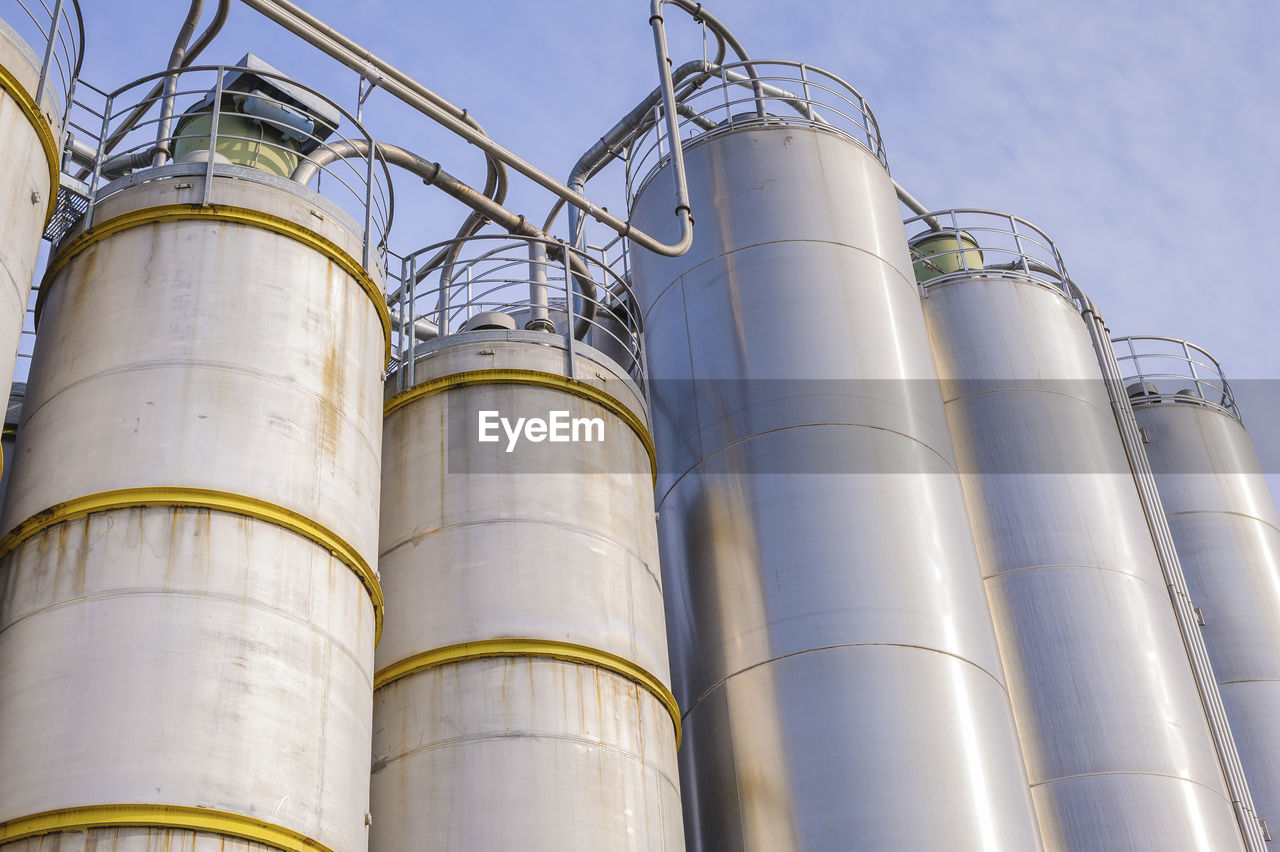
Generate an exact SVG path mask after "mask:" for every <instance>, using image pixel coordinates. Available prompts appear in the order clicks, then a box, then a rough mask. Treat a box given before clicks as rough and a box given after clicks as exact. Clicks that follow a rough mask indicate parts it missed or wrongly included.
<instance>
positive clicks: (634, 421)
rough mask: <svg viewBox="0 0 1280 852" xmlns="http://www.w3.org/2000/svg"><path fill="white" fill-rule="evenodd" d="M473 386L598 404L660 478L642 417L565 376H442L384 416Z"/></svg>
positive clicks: (407, 394)
mask: <svg viewBox="0 0 1280 852" xmlns="http://www.w3.org/2000/svg"><path fill="white" fill-rule="evenodd" d="M471 385H533V386H536V387H546V388H552V389H554V390H558V391H564V392H565V393H570V394H573V395H574V396H576V397H580V398H582V399H585V400H588V401H590V402H594V403H595V404H596V405H599V406H600V407H601V408H604V409H606V410H607V411H609V412H610V413H612V414H614V415H616V416H617V417H618V418H619V419H621V420H622V422H623V423H626V424H627V426H628V427H630V429H631V431H632V432H634V433H635V434H636V437H637V438H639V439H640V443H641V444H643V445H644V451H645V452H646V453H647V454H648V455H649V469H650V471H651V472H652V473H653V477H654V480H655V481H656V480H657V477H658V454H657V452H656V451H655V450H654V446H653V438H652V437H650V435H649V430H648V429H647V428H646V427H645V425H644V423H643V422H642V421H641V420H640V418H639V417H636V415H635V414H634V413H633V412H632V411H631V409H629V408H627V406H625V405H623V404H622V403H621V402H620V401H618V400H617V399H616V398H614V397H613V396H611V395H609V394H607V393H605V392H604V391H602V390H600V389H599V388H598V387H596V386H595V385H591V384H587V383H586V382H579V381H575V380H574V379H571V378H569V377H568V376H562V375H559V374H558V373H544V372H542V371H540V370H514V369H511V370H509V369H502V368H497V369H492V370H469V371H467V372H464V373H454V374H452V375H449V376H441V377H440V378H438V379H432V380H430V381H427V382H423V383H422V384H420V385H417V386H416V387H412V388H410V389H409V390H407V391H403V392H402V393H398V394H396V395H395V396H393V397H391V399H389V400H387V402H386V404H385V405H384V406H383V409H382V416H383V417H386V416H388V415H389V414H391V413H392V412H393V411H397V410H399V409H401V408H404V407H405V406H406V405H408V404H409V403H411V402H414V401H416V400H419V399H422V398H424V397H428V396H433V395H435V394H438V393H442V392H444V391H447V390H452V389H454V388H464V387H468V386H471Z"/></svg>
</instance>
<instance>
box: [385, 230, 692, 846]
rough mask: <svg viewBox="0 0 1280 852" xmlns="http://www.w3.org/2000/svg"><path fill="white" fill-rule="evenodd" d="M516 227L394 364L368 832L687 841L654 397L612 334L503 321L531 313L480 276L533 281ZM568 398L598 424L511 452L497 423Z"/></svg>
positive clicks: (489, 842)
mask: <svg viewBox="0 0 1280 852" xmlns="http://www.w3.org/2000/svg"><path fill="white" fill-rule="evenodd" d="M510 239H511V238H509V237H503V238H501V240H500V241H498V242H494V241H486V240H483V239H477V240H476V241H474V246H476V247H477V248H476V251H477V254H478V255H479V257H478V259H475V260H474V262H473V261H472V260H468V259H467V258H466V256H465V255H464V257H463V259H462V260H459V261H458V262H457V263H456V264H455V265H454V270H455V273H456V274H457V276H458V277H459V278H462V279H465V280H467V281H469V282H472V284H473V286H474V288H475V293H476V296H475V299H474V300H472V301H467V300H466V299H465V297H455V298H453V299H452V309H451V311H450V312H446V315H445V318H444V322H442V323H441V326H442V330H443V336H441V337H440V338H439V339H437V340H434V341H431V342H430V343H427V344H423V345H419V346H417V347H416V348H414V349H412V350H409V351H408V352H407V354H406V355H405V356H404V358H403V362H402V365H401V367H400V369H399V371H398V373H397V374H396V375H395V376H393V377H392V378H391V379H389V380H388V401H387V406H386V424H385V428H384V433H383V441H384V443H383V479H382V534H381V545H380V546H381V556H380V560H379V566H380V571H381V573H382V577H383V581H384V584H385V588H386V594H387V629H386V634H385V636H384V639H383V642H382V644H381V645H380V646H379V648H378V652H377V676H376V679H375V687H376V692H375V696H374V747H373V758H374V760H373V783H372V791H371V804H372V810H373V813H374V822H373V828H372V832H371V845H372V848H373V849H374V850H379V852H400V851H401V850H405V849H432V850H456V852H473V850H482V849H484V850H488V849H495V850H496V849H521V850H529V852H535V850H546V852H553V850H554V852H560V851H561V850H581V852H588V850H605V849H607V850H619V852H621V850H636V852H642V851H643V852H684V848H685V847H684V839H683V831H682V826H681V819H680V794H679V780H678V768H677V761H676V748H677V743H678V722H679V713H678V710H677V707H676V704H675V699H674V697H673V696H672V694H671V690H670V674H669V666H668V662H667V643H666V628H665V623H664V618H663V602H662V584H661V581H660V578H659V566H658V547H657V531H656V527H655V522H654V514H653V479H652V476H653V463H652V460H651V452H652V445H651V442H650V437H649V431H648V414H647V408H646V405H645V402H644V397H643V394H642V392H641V390H640V386H639V385H638V384H637V383H636V382H635V381H633V379H632V377H631V376H629V375H628V374H627V372H626V371H625V370H624V369H623V367H621V366H620V365H619V364H617V363H615V362H614V361H613V360H612V359H610V358H608V357H606V356H604V355H603V354H602V353H601V352H599V351H598V350H596V349H594V348H592V347H590V346H586V345H584V344H583V343H581V342H580V341H572V342H571V341H570V340H568V339H567V338H566V337H565V336H564V334H563V332H561V333H556V332H554V331H525V330H521V329H519V328H518V327H517V325H518V324H517V322H515V321H510V322H505V323H504V322H500V321H499V317H500V316H510V315H512V314H517V315H520V316H524V315H527V313H528V310H529V304H528V302H527V298H526V297H527V295H528V292H529V291H528V290H527V289H525V290H524V295H523V296H519V297H518V298H517V299H515V300H513V301H512V302H509V303H506V304H503V303H501V298H500V297H496V296H495V295H494V291H493V290H492V289H491V288H490V287H489V286H487V283H486V276H485V274H484V272H483V269H484V268H486V267H487V268H490V269H497V270H499V272H498V275H499V276H500V277H502V278H504V279H508V280H509V279H511V278H512V276H513V275H515V277H517V278H518V277H519V275H518V274H516V273H513V272H512V271H511V269H510V267H511V265H512V264H520V263H521V262H522V259H527V258H528V257H529V254H530V252H529V247H528V245H526V244H525V243H515V244H514V245H513V246H511V247H510V248H506V247H503V246H502V245H500V243H502V242H509V241H510ZM467 245H468V248H469V247H471V246H472V245H473V243H468V244H467ZM423 251H424V252H431V251H434V247H433V248H431V249H424V250H423ZM552 251H553V252H554V247H552ZM512 258H515V260H511V259H512ZM508 261H510V262H508ZM599 271H600V270H597V272H599ZM538 277H539V278H540V279H541V280H550V281H552V282H553V290H554V282H555V280H556V277H557V275H556V269H555V268H554V265H553V268H552V269H551V270H549V271H548V272H547V273H545V274H542V275H539V276H538ZM560 281H561V284H562V283H563V275H560ZM429 283H430V280H429V279H428V280H427V281H425V282H424V283H423V284H422V285H421V287H420V289H419V291H418V292H417V293H416V294H415V301H418V302H422V301H424V300H425V302H426V303H429V304H431V305H435V304H436V302H437V299H436V298H435V293H434V292H433V293H431V294H430V297H429V298H427V296H426V295H424V292H423V290H424V289H425V288H426V287H427V286H428V285H429ZM446 286H447V285H446ZM561 292H563V291H561ZM564 304H565V303H564V302H561V306H562V307H561V317H564V313H563V305H564ZM601 308H602V310H603V308H604V306H601ZM481 314H483V317H482V319H483V322H481V323H476V322H473V321H472V320H471V319H469V318H468V317H470V316H472V315H474V316H480V315H481ZM495 315H498V316H495ZM432 316H438V315H436V314H434V313H433V314H432ZM615 316H616V315H615ZM416 320H417V317H415V321H416ZM477 324H479V325H484V326H487V330H467V329H472V328H475V327H476V325H477ZM520 324H522V323H520ZM564 325H565V327H568V326H569V325H571V324H570V323H564ZM634 328H635V325H634V323H632V324H631V326H630V329H631V330H634ZM507 329H509V330H507ZM628 339H632V338H631V337H630V334H629V333H628ZM630 354H631V356H632V357H631V359H630V360H633V361H636V360H638V359H637V358H635V357H634V356H635V355H636V354H637V353H636V352H635V351H634V350H633V351H632V352H631V353H630ZM409 364H413V376H412V378H410V377H409ZM555 412H559V413H560V415H563V417H564V418H565V420H564V422H568V423H573V422H575V421H578V420H582V421H598V426H595V425H593V426H590V427H588V428H587V429H586V430H584V431H582V432H579V431H578V427H577V426H571V427H569V428H566V429H565V432H564V435H566V436H568V438H569V440H558V439H557V438H556V436H555V432H554V426H553V427H552V431H549V432H544V434H543V436H542V437H543V438H545V440H540V439H539V438H538V437H537V436H536V434H535V435H528V433H521V434H526V435H527V437H526V438H521V439H520V441H519V443H518V445H515V446H513V445H512V444H511V443H510V441H511V439H510V435H509V433H508V432H507V430H506V427H501V426H500V425H499V422H498V420H497V418H498V417H502V418H507V421H508V425H510V424H514V423H516V422H517V420H518V418H538V419H541V420H543V421H549V420H550V418H552V417H553V416H554V413H555ZM486 413H488V415H489V416H490V417H491V420H490V422H491V429H490V434H492V435H493V436H495V439H494V440H493V441H485V440H482V439H481V437H480V435H481V431H482V428H483V425H482V421H481V418H483V417H485V416H486ZM584 425H585V424H584ZM515 428H516V429H519V427H518V426H517V427H515ZM595 429H598V432H596V431H591V430H595ZM531 441H537V442H536V443H531Z"/></svg>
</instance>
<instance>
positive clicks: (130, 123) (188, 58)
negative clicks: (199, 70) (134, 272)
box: [76, 0, 231, 180]
mask: <svg viewBox="0 0 1280 852" xmlns="http://www.w3.org/2000/svg"><path fill="white" fill-rule="evenodd" d="M76 8H77V9H78V8H79V5H78V4H77V6H76ZM230 11H231V0H218V8H217V9H216V10H214V13H213V20H211V21H210V22H209V26H207V27H205V29H204V32H202V33H200V36H199V38H197V39H196V40H195V43H194V44H192V45H191V49H190V50H188V51H187V52H186V53H185V55H184V56H183V57H182V63H181V65H180V66H179V67H181V68H186V67H187V66H188V65H190V64H191V63H192V62H194V61H195V60H196V57H197V56H199V55H200V54H201V52H203V51H204V49H205V48H206V47H208V46H209V42H211V41H213V39H214V38H215V37H216V36H217V35H218V33H220V32H221V31H222V27H223V25H224V24H226V22H227V15H228V14H229V13H230ZM82 55H83V52H82ZM164 85H165V84H164V81H163V80H162V81H160V82H158V83H156V84H155V86H154V87H152V89H151V91H150V92H148V93H147V96H146V97H145V98H143V99H142V100H141V102H139V104H138V105H137V106H136V107H134V108H133V111H132V112H130V113H129V114H128V115H127V116H125V119H124V121H122V122H121V123H120V126H119V127H117V128H116V129H115V131H114V132H113V133H112V134H111V135H110V136H108V137H107V139H106V141H105V142H103V143H102V155H103V156H104V157H105V156H106V155H107V154H110V153H111V152H112V151H114V150H115V149H116V146H118V145H119V144H120V142H121V140H122V139H124V137H125V136H126V135H128V133H129V131H130V130H132V129H133V128H134V127H135V126H137V124H138V122H139V121H141V120H142V117H143V116H144V115H146V114H147V112H148V111H149V110H150V109H151V106H152V104H154V103H155V102H156V100H157V99H158V98H159V97H160V93H161V92H162V91H164ZM91 170H92V166H90V168H87V169H83V170H81V172H80V174H78V175H77V176H76V177H77V178H78V179H79V180H84V179H85V178H86V177H88V175H89V172H90V171H91Z"/></svg>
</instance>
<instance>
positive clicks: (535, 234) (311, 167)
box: [290, 140, 596, 340]
mask: <svg viewBox="0 0 1280 852" xmlns="http://www.w3.org/2000/svg"><path fill="white" fill-rule="evenodd" d="M374 144H375V145H377V146H378V153H379V155H381V157H382V158H383V160H385V161H386V163H387V164H388V165H393V166H399V167H400V168H402V169H404V170H405V171H408V172H410V173H412V174H414V175H417V176H418V177H420V178H422V180H423V182H424V183H426V184H427V185H428V186H434V187H437V188H439V189H441V190H443V191H444V192H445V193H446V194H447V195H449V196H451V197H452V198H456V199H457V200H458V201H461V202H462V203H463V204H465V205H467V206H468V207H470V208H471V209H472V210H474V211H476V213H477V214H478V215H479V216H480V217H481V218H482V219H485V220H490V221H492V222H493V223H494V224H496V225H498V226H499V227H501V228H505V229H506V230H507V231H508V232H509V233H512V234H516V235H517V236H522V237H531V238H533V239H538V240H547V239H548V238H547V235H546V234H544V233H543V232H542V231H541V230H540V229H539V228H538V227H537V226H535V225H534V224H533V223H531V222H530V221H529V220H528V219H526V218H525V217H524V216H521V215H519V214H517V213H512V212H511V211H510V210H508V209H507V208H505V207H503V206H502V205H501V204H499V203H498V202H497V201H495V200H494V199H492V198H490V197H488V196H487V195H485V194H483V193H481V192H477V191H476V190H475V189H473V188H472V187H470V186H468V185H467V184H465V183H463V182H462V181H460V180H458V179H457V178H456V177H454V176H453V175H451V174H449V173H448V172H446V171H445V170H444V169H442V168H441V167H440V164H439V163H433V162H431V161H430V160H427V159H426V158H424V157H420V156H418V155H417V154H415V153H413V152H412V151H407V150H405V149H404V148H401V147H399V146H398V145H392V144H390V143H388V142H375V143H374ZM367 156H369V144H368V143H367V142H365V141H364V140H352V141H344V142H337V143H335V144H333V145H325V146H324V147H322V148H320V149H319V150H317V151H313V152H312V153H311V155H310V156H309V157H308V158H307V159H306V160H304V161H303V162H302V163H301V164H299V165H298V167H297V168H296V169H294V171H293V174H292V175H290V178H292V179H293V180H295V181H297V182H298V183H301V184H306V183H309V182H310V181H311V179H312V178H314V177H315V176H316V174H317V172H319V170H320V168H321V167H322V166H325V165H327V164H329V163H332V162H334V161H335V160H342V159H348V158H353V157H357V158H364V157H367ZM459 250H460V244H459V243H454V244H453V245H452V246H450V247H449V248H448V249H446V255H445V259H444V261H443V262H446V263H452V262H453V261H454V260H456V258H457V252H458V251H459ZM562 251H563V249H561V248H560V247H559V246H557V245H554V244H550V245H548V251H547V253H548V255H550V256H551V257H552V258H554V259H556V260H561V261H562V262H563V254H562ZM569 267H570V269H571V270H572V272H573V278H574V280H575V281H577V282H578V285H579V287H580V289H581V292H582V312H581V314H580V316H579V317H578V318H577V321H576V322H575V323H574V329H573V335H574V337H575V338H576V339H578V340H581V339H582V338H583V337H585V336H586V334H587V332H588V331H590V329H591V326H592V323H593V321H594V320H595V315H596V295H595V294H596V283H595V281H594V280H593V279H592V278H591V273H590V270H588V269H587V265H586V263H585V262H584V261H583V260H582V258H580V257H579V256H578V255H576V254H574V253H573V252H570V253H569ZM402 286H403V285H402ZM399 295H400V293H399V291H398V290H397V291H396V292H395V293H393V294H391V296H390V300H391V301H395V300H396V299H397V298H398V297H399Z"/></svg>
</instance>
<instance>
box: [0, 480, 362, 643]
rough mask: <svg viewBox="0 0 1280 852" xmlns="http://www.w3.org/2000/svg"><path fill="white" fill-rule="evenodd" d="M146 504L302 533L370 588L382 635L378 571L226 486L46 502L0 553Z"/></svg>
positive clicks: (333, 540) (311, 527)
mask: <svg viewBox="0 0 1280 852" xmlns="http://www.w3.org/2000/svg"><path fill="white" fill-rule="evenodd" d="M149 506H167V507H178V506H183V507H190V508H195V509H213V510H216V511H221V512H228V513H230V514H234V515H243V516H244V517H247V518H253V519H255V520H259V521H264V522H266V523H269V524H272V525H274V526H277V527H282V528H284V529H287V530H289V531H290V532H293V533H297V534H298V535H301V536H302V537H303V538H306V539H310V540H311V541H313V542H315V543H316V544H318V545H320V546H321V547H323V548H324V549H325V550H327V551H328V552H329V553H331V554H333V556H334V557H335V558H337V559H338V560H339V561H340V562H342V563H343V564H345V565H346V566H347V567H348V568H350V569H351V570H352V572H354V573H355V575H356V576H357V577H359V578H360V583H361V585H363V586H364V588H365V590H366V591H367V592H368V593H369V598H370V599H371V600H372V602H373V614H374V624H375V628H374V644H375V645H376V644H377V642H378V640H379V639H381V638H382V608H383V598H382V586H381V585H380V584H379V583H378V576H377V574H375V573H374V571H373V569H372V568H370V567H369V563H368V562H366V561H365V560H364V558H363V557H362V556H361V555H360V554H359V553H358V552H357V551H356V550H355V548H353V547H352V546H351V545H350V544H348V543H347V542H346V541H344V540H343V539H342V538H341V537H340V536H338V535H337V534H335V533H333V532H332V531H330V530H329V529H327V528H325V527H323V526H321V525H320V524H318V523H316V522H315V521H313V520H311V519H310V518H308V517H306V516H305V515H301V514H299V513H297V512H294V511H292V510H290V509H286V508H284V507H283V506H277V505H276V504H274V503H268V502H267V501H265V500H259V499H257V498H255V497H246V496H244V495H242V494H231V493H228V492H225V491H213V490H209V489H205V488H184V487H165V486H160V487H153V488H122V489H120V490H117V491H102V492H99V493H97V494H89V495H86V496H84V497H77V498H75V499H72V500H67V501H65V502H62V503H58V504H56V505H53V506H50V507H49V508H47V509H44V510H43V511H40V512H37V513H36V514H34V515H32V516H31V517H29V518H27V519H26V520H25V521H23V522H22V523H20V524H18V525H17V526H16V527H14V528H13V529H12V530H10V531H9V532H8V533H7V534H6V535H5V536H4V538H0V559H3V558H4V557H5V556H8V555H9V553H11V552H12V551H13V550H14V549H16V548H17V547H18V546H19V545H20V544H22V543H23V542H24V541H26V540H27V539H29V538H32V537H33V536H36V535H38V534H40V533H42V532H44V531H45V530H47V529H49V528H50V527H54V526H57V525H58V524H61V523H63V522H65V521H71V520H75V519H77V518H82V517H85V516H87V515H92V514H96V513H99V512H109V511H113V510H115V509H133V508H138V507H149Z"/></svg>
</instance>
